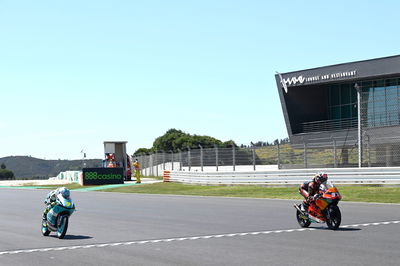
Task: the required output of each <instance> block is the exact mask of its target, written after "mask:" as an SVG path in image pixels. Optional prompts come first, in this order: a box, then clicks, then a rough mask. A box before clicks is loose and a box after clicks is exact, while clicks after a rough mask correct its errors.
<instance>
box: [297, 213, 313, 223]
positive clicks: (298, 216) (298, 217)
mask: <svg viewBox="0 0 400 266" xmlns="http://www.w3.org/2000/svg"><path fill="white" fill-rule="evenodd" d="M302 216H303V214H301V212H300V211H299V210H297V211H296V218H297V222H298V223H299V225H300V226H301V227H309V226H310V224H311V222H310V220H308V218H307V219H304V218H303V217H302Z"/></svg>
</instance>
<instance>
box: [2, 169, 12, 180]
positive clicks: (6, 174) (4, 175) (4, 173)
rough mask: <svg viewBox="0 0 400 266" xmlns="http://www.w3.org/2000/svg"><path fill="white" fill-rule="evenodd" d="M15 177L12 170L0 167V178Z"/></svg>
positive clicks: (8, 178)
mask: <svg viewBox="0 0 400 266" xmlns="http://www.w3.org/2000/svg"><path fill="white" fill-rule="evenodd" d="M10 179H15V176H14V173H13V171H10V170H7V169H0V180H10Z"/></svg>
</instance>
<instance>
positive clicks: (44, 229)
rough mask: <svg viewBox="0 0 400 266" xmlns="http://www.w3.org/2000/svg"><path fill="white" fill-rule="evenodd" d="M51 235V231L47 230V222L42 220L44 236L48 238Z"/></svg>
mask: <svg viewBox="0 0 400 266" xmlns="http://www.w3.org/2000/svg"><path fill="white" fill-rule="evenodd" d="M49 234H50V230H49V229H48V228H47V221H46V220H45V219H42V235H44V236H48V235H49Z"/></svg>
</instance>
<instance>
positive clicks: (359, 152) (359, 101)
mask: <svg viewBox="0 0 400 266" xmlns="http://www.w3.org/2000/svg"><path fill="white" fill-rule="evenodd" d="M354 88H355V89H356V90H357V118H358V167H359V168H361V167H362V141H361V87H360V86H359V85H358V84H357V83H356V84H354Z"/></svg>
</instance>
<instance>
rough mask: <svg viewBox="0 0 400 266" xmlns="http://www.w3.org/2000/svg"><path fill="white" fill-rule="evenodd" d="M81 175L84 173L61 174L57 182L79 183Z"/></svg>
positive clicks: (67, 172)
mask: <svg viewBox="0 0 400 266" xmlns="http://www.w3.org/2000/svg"><path fill="white" fill-rule="evenodd" d="M81 173H82V172H81V171H65V172H60V173H59V174H58V175H57V177H56V178H55V179H57V180H66V181H70V182H75V183H78V181H79V175H80V174H81Z"/></svg>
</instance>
